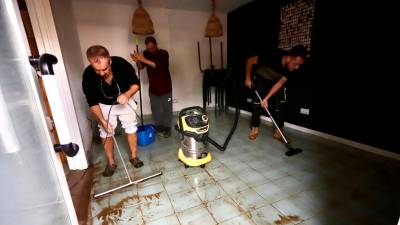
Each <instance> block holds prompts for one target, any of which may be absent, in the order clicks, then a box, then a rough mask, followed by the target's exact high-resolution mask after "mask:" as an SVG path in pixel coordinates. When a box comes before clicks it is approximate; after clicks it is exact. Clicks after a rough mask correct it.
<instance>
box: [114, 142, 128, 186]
mask: <svg viewBox="0 0 400 225" xmlns="http://www.w3.org/2000/svg"><path fill="white" fill-rule="evenodd" d="M112 137H113V140H114V144H115V146H116V147H117V152H118V154H119V157H121V161H122V164H123V165H124V169H125V173H126V175H127V176H128V179H129V183H131V182H132V180H131V176H129V173H128V169H127V168H126V165H125V162H124V158H122V155H121V151H120V150H119V146H118V143H117V140H116V139H115V136H112Z"/></svg>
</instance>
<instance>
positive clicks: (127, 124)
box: [98, 98, 137, 138]
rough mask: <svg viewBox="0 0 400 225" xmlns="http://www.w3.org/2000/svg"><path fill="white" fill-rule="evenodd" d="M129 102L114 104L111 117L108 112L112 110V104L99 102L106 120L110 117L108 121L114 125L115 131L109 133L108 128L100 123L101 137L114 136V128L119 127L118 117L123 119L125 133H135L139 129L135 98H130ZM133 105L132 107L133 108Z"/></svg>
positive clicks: (120, 119)
mask: <svg viewBox="0 0 400 225" xmlns="http://www.w3.org/2000/svg"><path fill="white" fill-rule="evenodd" d="M128 103H129V105H130V106H129V105H128ZM128 103H126V104H124V105H112V109H111V112H110V117H109V116H108V113H109V111H110V108H111V105H104V104H101V103H99V106H100V109H101V112H102V113H103V117H104V119H105V120H107V119H109V120H108V122H109V123H110V124H111V126H112V127H113V132H112V133H107V131H106V130H104V128H103V126H101V125H100V124H99V125H98V126H99V129H100V137H101V138H106V137H112V136H113V135H114V130H115V128H116V127H117V124H118V122H117V118H118V119H119V121H121V124H122V127H123V128H124V129H125V133H127V134H133V133H135V132H136V131H137V126H136V125H137V120H136V109H137V105H136V103H135V101H134V100H133V98H130V99H129V101H128ZM131 106H132V108H133V109H132V108H131Z"/></svg>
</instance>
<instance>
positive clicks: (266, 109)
mask: <svg viewBox="0 0 400 225" xmlns="http://www.w3.org/2000/svg"><path fill="white" fill-rule="evenodd" d="M253 88H254V87H253ZM254 92H255V93H256V95H257V97H258V99H259V100H260V105H261V106H262V107H263V108H264V110H265V111H267V113H268V116H269V118H270V119H271V121H272V122H273V123H274V125H275V127H276V128H277V129H278V131H279V133H280V134H281V137H282V138H283V140H284V141H285V143H286V144H288V141H287V140H286V137H285V135H283V133H282V131H281V129H280V128H279V126H278V124H276V122H275V120H274V118H273V117H272V115H271V113H270V112H269V110H268V108H267V107H266V106H263V105H262V101H263V100H262V99H261V97H260V95H259V94H258V92H257V90H256V89H255V88H254Z"/></svg>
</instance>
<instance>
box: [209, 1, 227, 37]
mask: <svg viewBox="0 0 400 225" xmlns="http://www.w3.org/2000/svg"><path fill="white" fill-rule="evenodd" d="M222 35H223V30H222V24H221V21H220V20H219V19H218V17H217V16H216V15H215V0H212V13H211V16H210V19H208V22H207V26H206V34H205V36H206V37H221V36H222Z"/></svg>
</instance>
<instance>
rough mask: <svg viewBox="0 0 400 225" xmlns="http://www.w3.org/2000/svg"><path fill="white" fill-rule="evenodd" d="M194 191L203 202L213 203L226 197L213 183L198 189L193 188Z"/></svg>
mask: <svg viewBox="0 0 400 225" xmlns="http://www.w3.org/2000/svg"><path fill="white" fill-rule="evenodd" d="M195 190H196V192H197V194H198V195H199V197H200V199H201V200H202V201H203V202H209V201H213V200H215V199H218V198H220V197H222V196H224V195H226V194H225V192H224V191H223V190H222V189H221V188H220V187H219V186H218V185H216V184H214V183H210V184H207V185H206V186H203V187H200V188H195Z"/></svg>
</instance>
